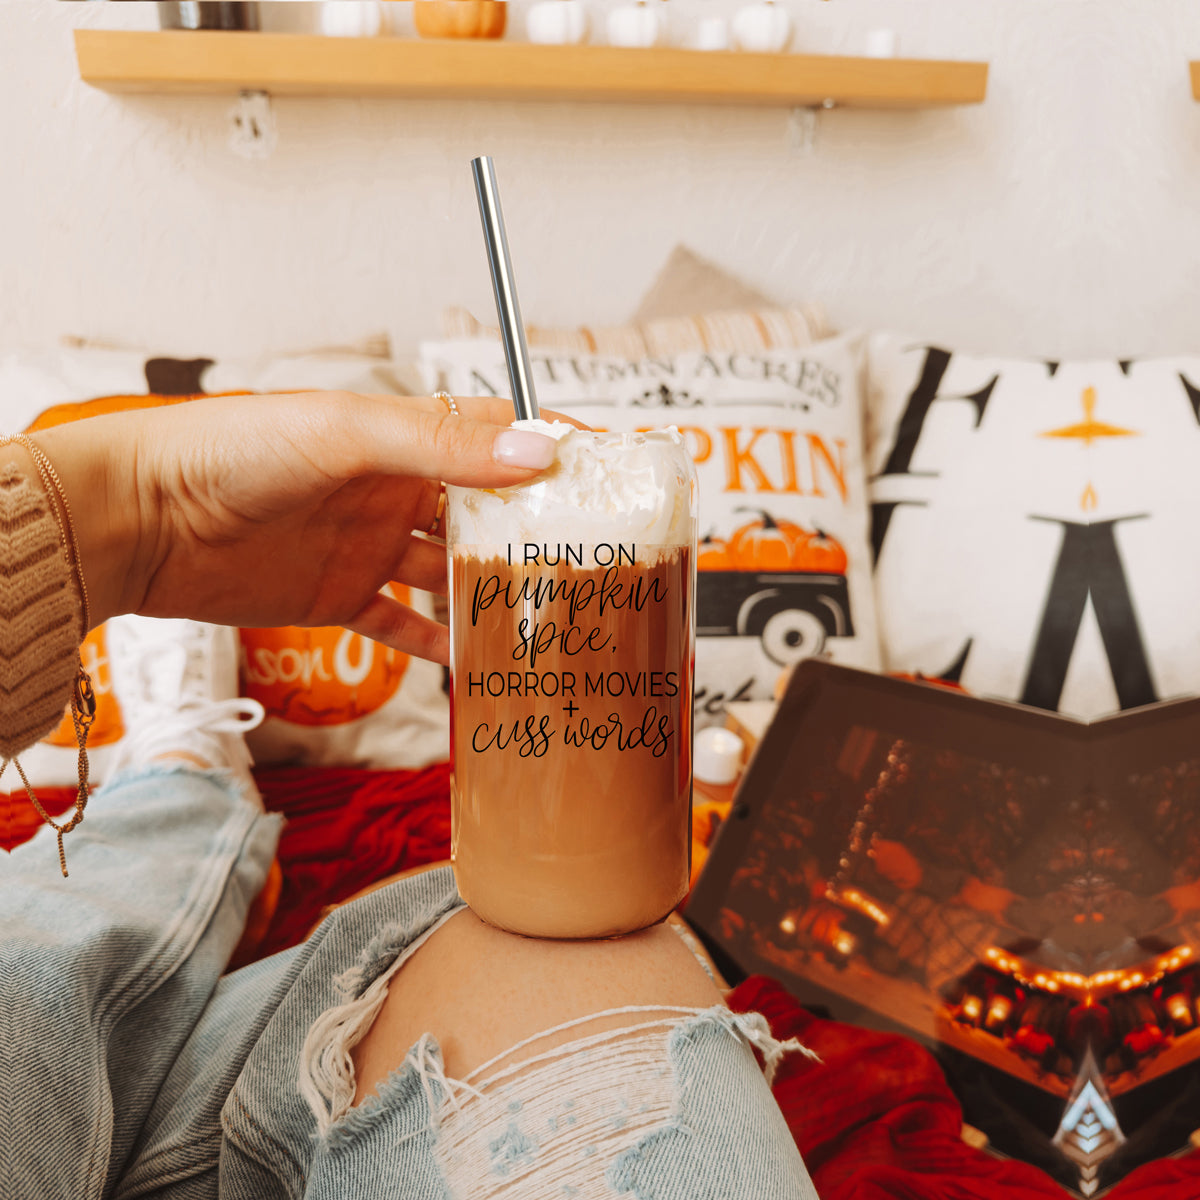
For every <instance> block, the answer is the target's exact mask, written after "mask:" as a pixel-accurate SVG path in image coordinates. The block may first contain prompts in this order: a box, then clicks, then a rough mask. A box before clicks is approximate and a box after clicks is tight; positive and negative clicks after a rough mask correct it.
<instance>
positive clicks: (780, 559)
mask: <svg viewBox="0 0 1200 1200" xmlns="http://www.w3.org/2000/svg"><path fill="white" fill-rule="evenodd" d="M735 511H737V512H743V513H748V514H756V515H755V516H754V517H753V519H751V520H749V521H747V522H746V523H744V524H742V525H739V526H738V527H737V528H736V529H734V530H733V531H732V532H731V533H730V534H729V536H728V537H727V538H718V537H717V536H716V535H715V534H714V533H712V532H710V533H709V534H707V535H706V536H705V538H704V539H703V541H701V542H700V545H699V548H698V553H697V556H696V567H697V570H698V571H699V582H698V584H697V588H696V633H697V635H698V636H700V637H750V638H757V639H758V641H759V642H760V644H761V645H762V649H763V652H764V653H765V654H766V655H767V657H768V658H769V659H770V660H771V661H772V662H774V663H777V664H778V665H779V666H781V667H787V666H791V665H792V664H793V663H795V662H799V660H800V659H802V658H811V657H812V656H813V655H816V654H820V653H821V651H822V650H823V649H824V648H825V643H826V641H827V639H829V638H846V637H853V636H854V621H853V618H852V616H851V612H850V591H849V588H848V587H847V584H846V566H847V557H846V551H845V549H844V548H843V547H842V545H841V543H840V542H838V541H837V539H836V538H832V537H830V536H829V535H828V534H826V533H824V532H822V531H821V530H820V529H805V528H803V527H802V526H800V525H797V524H795V523H794V522H792V521H788V520H784V519H782V518H778V519H777V518H776V517H774V516H773V515H772V514H771V513H770V512H768V511H767V510H766V509H750V508H739V509H737V510H735Z"/></svg>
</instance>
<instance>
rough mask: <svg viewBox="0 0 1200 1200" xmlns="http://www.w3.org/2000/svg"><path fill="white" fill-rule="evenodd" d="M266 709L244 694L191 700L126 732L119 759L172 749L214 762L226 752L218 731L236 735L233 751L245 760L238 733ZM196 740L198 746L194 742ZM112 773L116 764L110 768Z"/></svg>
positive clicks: (256, 721) (136, 759)
mask: <svg viewBox="0 0 1200 1200" xmlns="http://www.w3.org/2000/svg"><path fill="white" fill-rule="evenodd" d="M265 716H266V710H265V709H264V708H263V706H262V705H261V704H260V703H259V702H258V701H257V700H252V699H250V698H249V697H247V696H239V697H235V698H234V699H231V700H213V701H206V702H204V703H195V702H193V703H191V704H188V705H186V706H185V707H183V708H177V709H174V710H172V711H171V712H170V713H168V714H165V715H164V717H163V719H161V720H158V721H155V722H153V723H148V724H146V725H144V726H142V727H140V728H139V729H137V730H135V731H134V732H132V733H130V734H127V735H126V736H125V738H124V739H123V740H122V742H121V753H120V759H121V760H122V761H123V762H125V761H129V762H146V761H148V760H149V759H152V758H154V757H155V756H156V755H159V754H164V753H168V752H170V751H172V750H186V751H192V752H195V751H196V750H200V751H201V753H200V757H202V758H211V759H212V760H213V761H215V762H218V763H219V762H222V761H225V760H226V759H227V758H228V757H229V754H230V750H229V748H228V746H227V744H226V743H222V741H221V740H220V735H221V734H235V735H237V740H236V743H235V745H236V749H235V750H234V751H233V753H235V754H236V756H237V757H238V758H240V759H243V761H246V762H249V758H250V752H249V750H247V749H246V745H245V743H244V742H243V741H242V740H241V735H243V734H245V733H248V732H249V731H250V730H251V729H254V728H255V727H256V726H258V725H259V724H261V722H262V720H263V718H264V717H265ZM197 741H199V743H200V744H199V746H197ZM112 770H113V771H114V773H115V770H116V767H115V765H114V767H113V768H112Z"/></svg>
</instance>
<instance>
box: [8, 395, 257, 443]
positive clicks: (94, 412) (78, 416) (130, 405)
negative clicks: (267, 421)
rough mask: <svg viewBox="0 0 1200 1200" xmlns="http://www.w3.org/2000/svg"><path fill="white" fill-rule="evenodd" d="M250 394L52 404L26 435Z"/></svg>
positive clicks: (134, 397)
mask: <svg viewBox="0 0 1200 1200" xmlns="http://www.w3.org/2000/svg"><path fill="white" fill-rule="evenodd" d="M252 395H254V393H253V392H247V391H239V392H196V393H195V394H193V395H188V396H160V395H157V394H155V393H154V392H144V393H141V394H140V395H130V396H98V397H97V398H96V399H95V400H79V401H75V402H72V403H69V404H55V405H52V406H51V407H50V408H48V409H46V411H45V412H44V413H41V414H40V415H39V416H38V418H37V420H36V421H34V422H33V423H32V424H31V425H30V426H29V428H28V429H27V430H26V433H36V432H37V431H38V430H39V429H49V428H50V427H51V426H53V425H66V424H68V423H69V422H71V421H82V420H83V419H84V418H85V417H100V416H103V415H104V414H105V413H118V412H129V411H131V410H132V409H138V408H166V407H167V405H169V404H185V403H187V401H189V400H199V399H201V398H202V397H207V396H252Z"/></svg>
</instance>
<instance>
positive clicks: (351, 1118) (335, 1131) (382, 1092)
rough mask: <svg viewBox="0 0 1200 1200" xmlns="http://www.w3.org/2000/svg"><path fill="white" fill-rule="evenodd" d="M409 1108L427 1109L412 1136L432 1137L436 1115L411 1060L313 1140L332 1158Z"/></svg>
mask: <svg viewBox="0 0 1200 1200" xmlns="http://www.w3.org/2000/svg"><path fill="white" fill-rule="evenodd" d="M440 1052H442V1051H440V1049H438V1054H439V1055H440ZM409 1104H420V1105H424V1106H425V1109H426V1114H425V1122H424V1124H422V1127H421V1128H420V1129H418V1130H414V1133H413V1134H410V1135H409V1136H419V1135H421V1134H431V1135H432V1133H433V1114H432V1112H430V1111H428V1102H427V1100H426V1098H425V1094H424V1088H422V1086H421V1080H420V1074H419V1072H418V1069H416V1066H415V1063H414V1062H413V1060H412V1057H408V1058H406V1060H404V1061H403V1062H402V1063H401V1064H400V1066H398V1067H396V1068H395V1069H394V1070H391V1072H389V1074H388V1075H386V1078H385V1079H382V1080H380V1081H379V1085H378V1087H377V1088H376V1090H374V1091H373V1092H372V1093H371V1094H370V1096H366V1097H364V1099H362V1103H361V1104H355V1105H354V1108H352V1109H349V1110H348V1111H347V1112H346V1114H343V1115H342V1116H341V1117H338V1118H337V1120H336V1121H335V1122H334V1123H332V1124H331V1126H330V1127H329V1128H328V1129H326V1130H325V1132H324V1133H323V1134H316V1135H314V1140H316V1141H317V1144H318V1145H320V1146H323V1147H324V1148H325V1150H326V1151H328V1152H329V1153H331V1154H336V1153H340V1152H343V1151H348V1150H350V1148H353V1147H355V1146H356V1145H358V1144H359V1142H360V1141H361V1139H362V1138H365V1136H367V1135H368V1134H370V1133H371V1132H372V1130H373V1129H374V1128H376V1127H377V1126H379V1124H380V1123H382V1122H384V1121H386V1120H389V1117H390V1116H391V1115H392V1114H394V1112H395V1111H397V1110H400V1109H403V1108H406V1106H408V1105H409Z"/></svg>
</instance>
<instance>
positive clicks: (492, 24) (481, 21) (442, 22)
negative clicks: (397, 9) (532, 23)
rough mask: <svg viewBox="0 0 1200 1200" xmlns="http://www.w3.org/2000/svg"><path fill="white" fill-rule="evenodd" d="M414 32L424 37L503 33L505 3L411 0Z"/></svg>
mask: <svg viewBox="0 0 1200 1200" xmlns="http://www.w3.org/2000/svg"><path fill="white" fill-rule="evenodd" d="M413 19H414V21H415V22H416V26H417V32H418V33H419V34H420V35H421V36H422V37H427V38H498V37H503V36H504V27H505V25H506V24H507V22H508V5H507V4H505V3H504V2H503V0H414V3H413Z"/></svg>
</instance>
